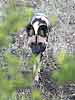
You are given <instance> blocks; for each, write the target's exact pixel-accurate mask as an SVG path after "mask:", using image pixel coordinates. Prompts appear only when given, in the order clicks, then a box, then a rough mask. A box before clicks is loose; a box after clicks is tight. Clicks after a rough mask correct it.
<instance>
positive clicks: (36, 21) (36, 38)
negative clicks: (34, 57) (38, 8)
mask: <svg viewBox="0 0 75 100" xmlns="http://www.w3.org/2000/svg"><path fill="white" fill-rule="evenodd" d="M49 30H50V25H49V21H48V18H47V17H46V16H45V15H43V14H37V15H35V16H33V17H32V20H31V22H30V23H29V24H28V25H27V27H26V32H27V36H28V45H29V46H30V48H31V49H32V52H33V53H35V54H40V53H42V52H44V51H45V49H46V45H47V42H48V33H49Z"/></svg>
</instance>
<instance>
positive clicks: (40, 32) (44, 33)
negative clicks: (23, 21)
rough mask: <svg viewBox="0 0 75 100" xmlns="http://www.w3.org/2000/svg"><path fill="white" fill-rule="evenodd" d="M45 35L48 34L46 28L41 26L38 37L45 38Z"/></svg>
mask: <svg viewBox="0 0 75 100" xmlns="http://www.w3.org/2000/svg"><path fill="white" fill-rule="evenodd" d="M47 33H48V29H47V26H45V25H42V26H40V27H39V29H38V35H40V36H42V37H46V36H47Z"/></svg>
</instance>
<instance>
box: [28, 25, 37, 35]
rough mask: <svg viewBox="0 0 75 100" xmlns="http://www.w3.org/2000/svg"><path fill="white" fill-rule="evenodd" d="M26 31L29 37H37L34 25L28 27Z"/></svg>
mask: <svg viewBox="0 0 75 100" xmlns="http://www.w3.org/2000/svg"><path fill="white" fill-rule="evenodd" d="M26 31H27V33H28V36H30V37H31V36H33V35H35V32H34V28H33V27H32V25H28V26H27V28H26Z"/></svg>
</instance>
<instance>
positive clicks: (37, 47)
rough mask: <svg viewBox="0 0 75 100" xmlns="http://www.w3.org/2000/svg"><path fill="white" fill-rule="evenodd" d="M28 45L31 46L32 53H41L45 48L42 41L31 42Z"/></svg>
mask: <svg viewBox="0 0 75 100" xmlns="http://www.w3.org/2000/svg"><path fill="white" fill-rule="evenodd" d="M30 47H31V49H32V52H33V53H34V54H39V53H42V52H44V51H45V49H46V45H45V44H44V43H42V42H39V43H35V42H32V43H31V45H30Z"/></svg>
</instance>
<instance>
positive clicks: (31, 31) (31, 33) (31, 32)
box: [28, 29, 34, 37]
mask: <svg viewBox="0 0 75 100" xmlns="http://www.w3.org/2000/svg"><path fill="white" fill-rule="evenodd" d="M33 35H34V30H33V29H30V30H29V32H28V36H30V37H31V36H33Z"/></svg>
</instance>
